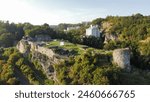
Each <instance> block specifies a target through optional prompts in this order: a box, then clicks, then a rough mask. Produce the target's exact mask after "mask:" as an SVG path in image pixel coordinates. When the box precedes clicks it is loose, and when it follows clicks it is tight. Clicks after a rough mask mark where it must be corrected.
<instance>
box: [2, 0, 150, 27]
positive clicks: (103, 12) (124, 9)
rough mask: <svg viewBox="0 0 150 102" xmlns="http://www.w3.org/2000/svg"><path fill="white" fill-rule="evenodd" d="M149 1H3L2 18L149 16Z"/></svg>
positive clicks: (46, 20) (57, 20) (73, 20)
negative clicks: (137, 14) (139, 14)
mask: <svg viewBox="0 0 150 102" xmlns="http://www.w3.org/2000/svg"><path fill="white" fill-rule="evenodd" d="M149 4H150V0H0V20H3V21H7V20H8V21H10V22H14V23H24V22H30V23H31V24H35V25H41V24H44V23H48V24H50V25H57V24H59V23H80V22H83V21H92V20H93V19H96V18H99V17H101V18H105V17H107V16H110V15H111V16H129V15H132V14H136V13H141V14H143V15H150V6H149Z"/></svg>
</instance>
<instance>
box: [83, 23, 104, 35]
mask: <svg viewBox="0 0 150 102" xmlns="http://www.w3.org/2000/svg"><path fill="white" fill-rule="evenodd" d="M100 34H101V32H100V30H99V29H98V26H97V25H96V26H93V25H91V26H90V27H89V28H88V29H86V36H95V37H100Z"/></svg>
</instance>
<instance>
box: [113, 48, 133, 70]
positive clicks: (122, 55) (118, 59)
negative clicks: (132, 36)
mask: <svg viewBox="0 0 150 102" xmlns="http://www.w3.org/2000/svg"><path fill="white" fill-rule="evenodd" d="M113 61H114V63H116V64H117V65H118V66H119V67H120V68H122V69H125V70H127V71H130V70H131V66H130V50H129V49H128V48H123V49H116V50H114V51H113Z"/></svg>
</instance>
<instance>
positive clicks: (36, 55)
mask: <svg viewBox="0 0 150 102" xmlns="http://www.w3.org/2000/svg"><path fill="white" fill-rule="evenodd" d="M16 47H17V49H18V50H19V51H20V53H23V54H24V55H25V56H26V55H28V54H29V53H31V54H32V60H37V61H38V62H39V63H40V65H41V66H42V68H43V70H44V71H45V73H46V75H47V77H48V78H49V79H53V80H54V81H56V80H57V79H56V75H55V74H56V73H55V70H54V68H53V64H56V63H58V62H59V61H60V60H62V59H61V58H60V57H58V55H57V54H56V53H55V52H54V51H53V50H52V49H49V48H46V47H43V46H41V44H40V42H33V41H28V40H25V39H22V40H21V41H19V43H18V44H17V46H16Z"/></svg>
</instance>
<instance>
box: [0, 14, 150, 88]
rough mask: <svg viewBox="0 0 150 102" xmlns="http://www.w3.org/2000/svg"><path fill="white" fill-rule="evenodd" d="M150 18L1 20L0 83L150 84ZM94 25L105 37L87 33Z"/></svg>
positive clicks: (136, 16) (134, 16)
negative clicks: (42, 21)
mask: <svg viewBox="0 0 150 102" xmlns="http://www.w3.org/2000/svg"><path fill="white" fill-rule="evenodd" d="M149 21H150V16H143V15H142V14H135V15H132V16H125V17H119V16H108V17H106V18H97V19H95V20H93V21H91V22H87V23H79V24H59V25H58V26H55V27H53V28H51V27H50V26H49V25H48V24H44V25H36V26H35V25H32V24H30V23H24V24H14V23H9V22H3V21H1V22H0V47H1V49H0V84H44V85H45V84H150V82H149V79H150V74H149V73H150V72H149V70H150V57H149V56H150V52H149V49H150V46H149V45H150V39H149V37H150V24H149ZM90 25H96V26H95V27H97V28H98V30H99V31H100V32H101V34H100V36H98V37H95V36H86V29H88V28H89V27H90ZM67 28H68V30H67ZM97 28H96V29H97ZM16 48H17V49H16Z"/></svg>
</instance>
